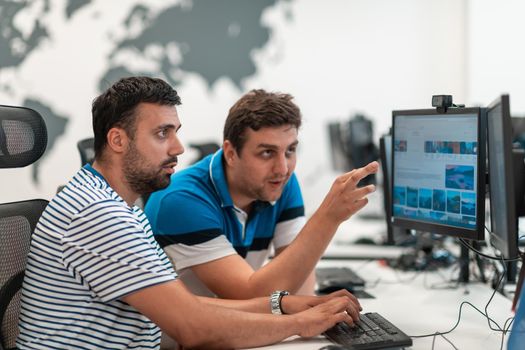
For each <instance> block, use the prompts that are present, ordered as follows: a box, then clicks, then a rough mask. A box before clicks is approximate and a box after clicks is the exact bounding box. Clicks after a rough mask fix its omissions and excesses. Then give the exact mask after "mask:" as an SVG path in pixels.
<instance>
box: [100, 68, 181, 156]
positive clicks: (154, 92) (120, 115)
mask: <svg viewBox="0 0 525 350" xmlns="http://www.w3.org/2000/svg"><path fill="white" fill-rule="evenodd" d="M143 102H146V103H157V104H160V105H169V106H174V105H180V104H181V101H180V97H179V95H177V91H175V90H174V89H173V88H172V87H171V86H170V85H169V84H168V83H166V82H165V81H164V80H162V79H158V78H150V77H128V78H122V79H120V80H119V81H117V82H116V83H114V84H113V85H112V86H111V87H109V88H108V89H107V90H106V91H104V92H103V93H102V94H101V95H100V96H98V97H97V98H95V100H93V105H92V108H91V113H92V115H93V134H94V136H95V158H96V159H98V158H100V157H101V156H102V152H103V151H104V148H105V147H106V145H107V134H108V131H109V130H110V129H111V128H113V127H120V128H123V129H124V130H125V131H126V133H127V134H128V136H129V137H130V138H133V137H134V135H135V127H136V125H135V110H136V108H137V106H138V105H139V104H140V103H143Z"/></svg>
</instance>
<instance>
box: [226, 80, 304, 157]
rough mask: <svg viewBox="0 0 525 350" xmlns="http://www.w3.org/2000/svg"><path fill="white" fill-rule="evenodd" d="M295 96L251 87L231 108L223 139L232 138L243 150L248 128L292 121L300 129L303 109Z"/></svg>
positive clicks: (238, 150) (256, 128) (235, 146)
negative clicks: (300, 108) (294, 98)
mask: <svg viewBox="0 0 525 350" xmlns="http://www.w3.org/2000/svg"><path fill="white" fill-rule="evenodd" d="M292 100H293V96H292V95H290V94H283V93H279V92H266V91H264V90H262V89H258V90H251V91H250V92H248V93H247V94H245V95H244V96H242V97H241V98H240V99H239V101H237V102H236V103H235V104H234V105H233V106H232V108H230V112H229V113H228V117H227V118H226V123H225V124H224V133H223V137H224V140H228V141H230V142H231V144H232V145H233V147H234V148H235V150H236V151H237V153H239V154H240V152H241V150H242V147H243V146H244V143H245V142H246V138H245V131H246V129H247V128H250V129H252V130H254V131H257V130H259V129H261V128H264V127H277V126H282V125H293V126H294V127H296V128H297V129H299V127H300V126H301V111H300V110H299V107H297V105H296V104H295V103H293V102H292Z"/></svg>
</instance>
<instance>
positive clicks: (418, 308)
mask: <svg viewBox="0 0 525 350" xmlns="http://www.w3.org/2000/svg"><path fill="white" fill-rule="evenodd" d="M318 266H350V267H351V268H353V269H354V270H355V271H356V272H358V273H359V274H360V275H361V276H362V277H363V278H364V279H365V280H366V281H367V289H366V290H367V291H368V292H369V293H370V294H372V295H374V296H375V297H376V298H375V299H360V302H361V305H362V306H363V311H364V312H366V311H375V312H379V313H380V314H381V315H383V316H384V317H386V318H387V319H388V320H389V321H391V322H392V323H394V324H395V325H396V326H397V327H399V328H400V329H401V330H403V331H404V332H405V333H406V334H408V335H410V336H417V335H423V334H432V333H434V332H445V331H448V330H450V329H451V328H453V327H454V325H455V324H456V323H457V321H458V316H459V312H460V304H461V303H462V302H464V301H468V302H470V303H472V304H473V305H474V306H476V307H477V308H478V309H480V310H481V311H483V312H484V310H485V306H486V304H487V303H488V301H489V300H490V298H491V296H492V294H493V290H492V289H491V288H490V287H489V286H487V285H484V284H480V283H469V284H468V285H466V286H465V285H463V286H455V285H452V284H451V283H449V282H448V281H450V279H451V277H452V276H455V275H456V274H457V271H452V270H448V271H441V272H419V273H418V272H399V271H395V270H393V269H391V268H389V267H386V266H383V265H381V264H380V263H379V262H378V261H337V260H325V261H321V262H320V263H319V265H318ZM510 309H511V300H509V299H507V298H505V297H504V296H502V295H500V294H499V293H496V294H495V295H494V297H493V299H492V301H491V302H490V304H489V306H488V308H487V310H488V314H489V316H490V317H491V318H492V319H493V320H494V321H495V322H497V324H498V325H499V326H500V327H501V328H503V326H504V324H505V321H506V320H507V319H508V318H509V317H512V316H513V314H512V312H511V310H510ZM446 338H447V339H448V340H450V342H452V343H453V344H454V346H455V347H456V348H459V349H500V347H501V341H502V336H501V332H497V331H493V330H491V329H490V328H489V326H488V322H487V318H486V317H484V316H483V315H482V314H480V313H479V312H478V311H476V310H475V309H474V308H472V307H471V306H469V305H466V304H464V305H463V307H462V309H461V320H460V322H459V325H458V326H457V328H456V329H455V330H454V331H453V332H451V333H450V334H447V335H446ZM413 341H414V345H413V347H412V348H411V349H415V350H416V349H432V342H433V337H432V336H430V337H426V338H414V339H413ZM326 344H328V341H327V340H325V339H324V338H322V337H319V338H316V339H308V340H306V339H300V338H297V337H296V338H290V339H288V340H286V341H284V342H281V343H279V344H276V345H273V346H269V347H265V348H267V349H319V348H320V347H322V346H324V345H326ZM504 344H506V337H505V343H504ZM504 348H505V347H504ZM434 349H447V350H449V349H453V347H452V346H451V345H450V344H449V343H448V342H447V341H446V340H445V339H444V338H443V337H441V336H437V337H436V338H435V344H434Z"/></svg>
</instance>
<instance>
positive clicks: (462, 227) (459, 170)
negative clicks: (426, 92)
mask: <svg viewBox="0 0 525 350" xmlns="http://www.w3.org/2000/svg"><path fill="white" fill-rule="evenodd" d="M449 111H450V112H447V113H444V114H438V113H437V111H436V110H412V111H394V112H393V137H394V139H393V149H394V158H393V190H392V197H393V198H392V203H393V204H392V213H393V214H392V215H393V219H392V221H393V222H394V223H397V224H400V225H401V226H404V227H409V228H413V229H419V230H425V231H430V232H433V233H441V234H450V235H455V236H460V237H466V238H472V239H483V226H484V219H483V214H482V212H484V208H478V206H484V204H483V203H484V191H483V188H484V186H485V183H484V182H485V181H484V178H485V168H484V162H485V158H484V152H480V151H481V150H482V149H483V146H481V145H480V142H482V143H483V145H484V138H483V136H480V135H483V134H482V133H481V132H479V131H480V129H481V127H480V122H481V118H482V114H481V110H480V109H479V108H468V109H466V108H463V109H457V110H454V111H451V110H449ZM480 153H483V154H480ZM481 160H483V161H481ZM480 182H482V184H480ZM480 192H483V193H480ZM480 196H482V197H483V200H479V198H480Z"/></svg>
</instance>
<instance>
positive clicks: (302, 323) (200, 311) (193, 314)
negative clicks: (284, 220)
mask: <svg viewBox="0 0 525 350" xmlns="http://www.w3.org/2000/svg"><path fill="white" fill-rule="evenodd" d="M123 300H124V301H125V302H127V303H128V304H130V305H132V306H133V307H135V308H136V309H137V310H138V311H139V312H141V313H142V314H144V315H145V316H147V317H148V318H149V319H151V320H152V321H153V322H155V323H156V324H157V325H158V326H159V327H160V328H161V329H162V330H164V331H165V332H167V333H168V334H169V335H170V336H171V337H173V338H174V339H176V341H177V342H178V343H179V344H180V345H182V346H183V347H187V348H206V349H223V348H240V347H256V346H262V345H267V344H272V343H275V342H278V341H281V340H283V339H285V338H287V337H289V336H292V335H300V336H303V337H312V336H315V335H318V334H320V333H321V332H323V331H324V330H326V329H327V328H329V327H332V326H333V325H335V324H336V323H337V322H342V321H346V322H349V323H351V322H352V320H351V318H350V316H349V315H348V314H347V313H346V312H344V311H345V309H346V306H347V304H348V301H349V300H348V298H347V297H345V296H342V297H337V298H333V299H331V300H330V301H328V302H325V303H321V304H319V305H316V306H315V307H313V308H311V309H308V310H307V311H304V312H301V313H298V314H295V315H283V316H277V315H265V314H256V313H248V312H242V311H237V310H232V309H228V308H224V307H220V306H217V305H212V304H210V303H203V302H202V300H200V299H198V298H197V297H195V296H194V295H192V294H191V293H190V292H188V290H187V289H186V287H185V286H184V284H183V283H182V282H181V281H172V282H167V283H162V284H158V285H155V286H151V287H148V288H144V289H141V290H139V291H137V292H134V293H132V294H129V295H127V296H126V297H124V298H123Z"/></svg>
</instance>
